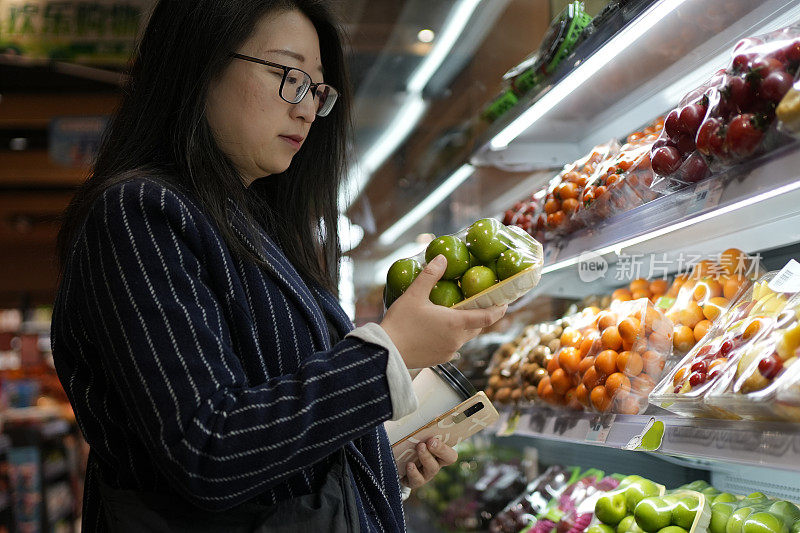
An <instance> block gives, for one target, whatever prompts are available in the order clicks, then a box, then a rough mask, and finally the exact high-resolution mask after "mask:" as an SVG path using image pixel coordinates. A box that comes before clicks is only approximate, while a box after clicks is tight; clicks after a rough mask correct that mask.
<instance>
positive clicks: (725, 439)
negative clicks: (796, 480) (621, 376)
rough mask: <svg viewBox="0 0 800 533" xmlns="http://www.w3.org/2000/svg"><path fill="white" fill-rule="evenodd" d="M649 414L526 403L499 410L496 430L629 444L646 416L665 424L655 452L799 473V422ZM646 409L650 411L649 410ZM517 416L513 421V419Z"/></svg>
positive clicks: (600, 443)
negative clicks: (591, 411)
mask: <svg viewBox="0 0 800 533" xmlns="http://www.w3.org/2000/svg"><path fill="white" fill-rule="evenodd" d="M651 410H653V414H644V415H598V414H588V413H573V412H564V411H554V410H551V409H549V408H530V409H529V410H523V411H522V412H521V413H517V414H515V413H513V412H512V411H511V410H504V411H503V413H502V419H503V420H502V423H501V426H504V427H501V434H502V433H503V432H505V434H511V433H510V432H508V428H509V427H510V426H513V427H514V431H513V434H514V435H521V436H528V437H537V438H543V439H548V440H557V441H565V442H570V443H584V444H590V445H597V446H605V447H609V448H615V449H632V447H631V446H629V443H631V442H632V439H634V438H635V437H637V436H638V435H640V434H641V433H642V432H643V431H644V430H645V428H646V427H647V425H648V423H649V422H650V420H651V418H654V419H655V420H660V421H662V422H663V423H664V436H663V439H662V441H661V446H660V447H659V448H658V449H657V450H656V451H655V453H658V454H665V455H670V456H678V457H690V458H701V459H706V460H710V461H714V462H716V461H724V462H731V463H737V464H744V465H750V466H758V467H769V468H774V469H782V470H791V471H794V472H800V425H798V424H790V423H780V422H749V421H741V420H738V421H730V420H712V419H697V418H681V417H678V416H676V415H674V414H672V413H669V412H667V411H664V410H662V409H658V408H655V407H651ZM648 413H650V411H648ZM515 418H516V420H514V419H515Z"/></svg>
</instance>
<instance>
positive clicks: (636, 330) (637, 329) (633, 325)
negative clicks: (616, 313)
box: [617, 316, 642, 343]
mask: <svg viewBox="0 0 800 533" xmlns="http://www.w3.org/2000/svg"><path fill="white" fill-rule="evenodd" d="M617 329H618V330H619V336H620V337H622V340H624V341H627V342H630V343H633V342H635V341H636V340H637V339H638V338H639V336H640V335H641V334H642V323H641V322H639V321H638V320H636V319H635V318H633V317H631V316H629V317H628V318H626V319H625V320H623V321H621V322H620V323H619V326H618V327H617Z"/></svg>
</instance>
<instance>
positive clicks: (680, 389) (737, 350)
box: [650, 272, 794, 418]
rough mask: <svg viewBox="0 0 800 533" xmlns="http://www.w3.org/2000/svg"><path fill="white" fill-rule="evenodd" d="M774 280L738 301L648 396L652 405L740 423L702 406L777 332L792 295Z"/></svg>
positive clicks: (758, 284)
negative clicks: (777, 287) (775, 286)
mask: <svg viewBox="0 0 800 533" xmlns="http://www.w3.org/2000/svg"><path fill="white" fill-rule="evenodd" d="M775 275H776V273H775V272H770V273H767V274H765V275H764V276H762V277H761V278H759V280H758V281H756V282H755V283H754V284H753V285H752V286H751V287H750V288H749V289H747V290H746V291H745V292H744V293H743V294H741V295H740V296H739V297H737V299H736V301H735V302H734V304H733V306H732V307H730V308H729V309H728V310H727V311H725V312H724V313H723V314H722V315H721V316H720V317H719V319H718V321H717V322H715V323H714V324H713V325H712V326H711V327H710V328H709V331H708V332H707V334H706V335H705V337H704V338H703V339H702V340H701V342H699V343H698V344H696V345H695V346H694V348H692V349H691V350H690V351H689V353H688V354H686V356H685V357H684V358H683V359H682V360H681V362H680V363H679V364H678V365H676V367H675V368H674V369H672V371H671V372H669V373H668V374H667V376H665V377H664V378H663V379H662V381H661V382H660V383H659V384H658V387H657V388H656V389H655V390H654V391H653V393H652V394H651V395H650V402H651V403H653V404H655V405H658V406H660V407H663V408H664V409H668V410H670V411H672V412H675V413H678V414H680V415H685V416H707V417H709V416H710V417H717V418H738V417H737V416H732V415H731V413H730V412H729V411H728V410H727V409H719V408H718V407H715V406H714V405H711V404H709V403H707V402H705V401H704V400H705V397H706V395H707V394H708V393H709V391H710V390H711V389H712V388H713V387H715V386H716V385H717V384H718V383H720V381H719V380H720V379H723V378H725V377H728V378H729V379H730V378H731V372H734V371H735V370H736V369H737V367H738V364H739V361H740V360H741V358H742V356H743V355H744V354H746V353H748V352H749V351H750V350H751V348H753V347H754V346H755V345H756V344H757V343H758V342H759V341H760V340H762V339H763V338H765V337H766V336H768V335H769V334H770V333H771V332H772V331H773V330H775V329H776V327H777V325H778V323H779V321H778V320H779V317H780V316H781V314H782V312H783V311H784V308H785V307H786V306H787V303H788V302H789V301H790V299H791V298H792V297H794V293H783V292H779V291H775V290H773V289H772V288H771V287H770V281H771V280H772V279H773V278H775ZM732 369H733V370H732Z"/></svg>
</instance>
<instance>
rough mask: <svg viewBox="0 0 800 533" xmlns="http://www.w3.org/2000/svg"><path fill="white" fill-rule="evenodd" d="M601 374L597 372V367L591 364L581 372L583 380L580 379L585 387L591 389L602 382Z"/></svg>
mask: <svg viewBox="0 0 800 533" xmlns="http://www.w3.org/2000/svg"><path fill="white" fill-rule="evenodd" d="M602 377H603V376H600V374H599V373H598V372H597V368H595V367H593V366H591V367H589V369H588V370H587V371H586V372H585V373H584V374H583V380H582V381H581V382H582V383H583V384H584V385H585V386H586V388H587V389H589V390H592V389H593V388H595V387H596V386H598V385H600V384H601V382H602V379H601V378H602Z"/></svg>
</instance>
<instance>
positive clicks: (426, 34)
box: [417, 30, 436, 43]
mask: <svg viewBox="0 0 800 533" xmlns="http://www.w3.org/2000/svg"><path fill="white" fill-rule="evenodd" d="M435 37H436V34H435V33H433V30H419V33H418V34H417V40H418V41H419V42H421V43H430V42H433V39H434V38H435Z"/></svg>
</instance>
